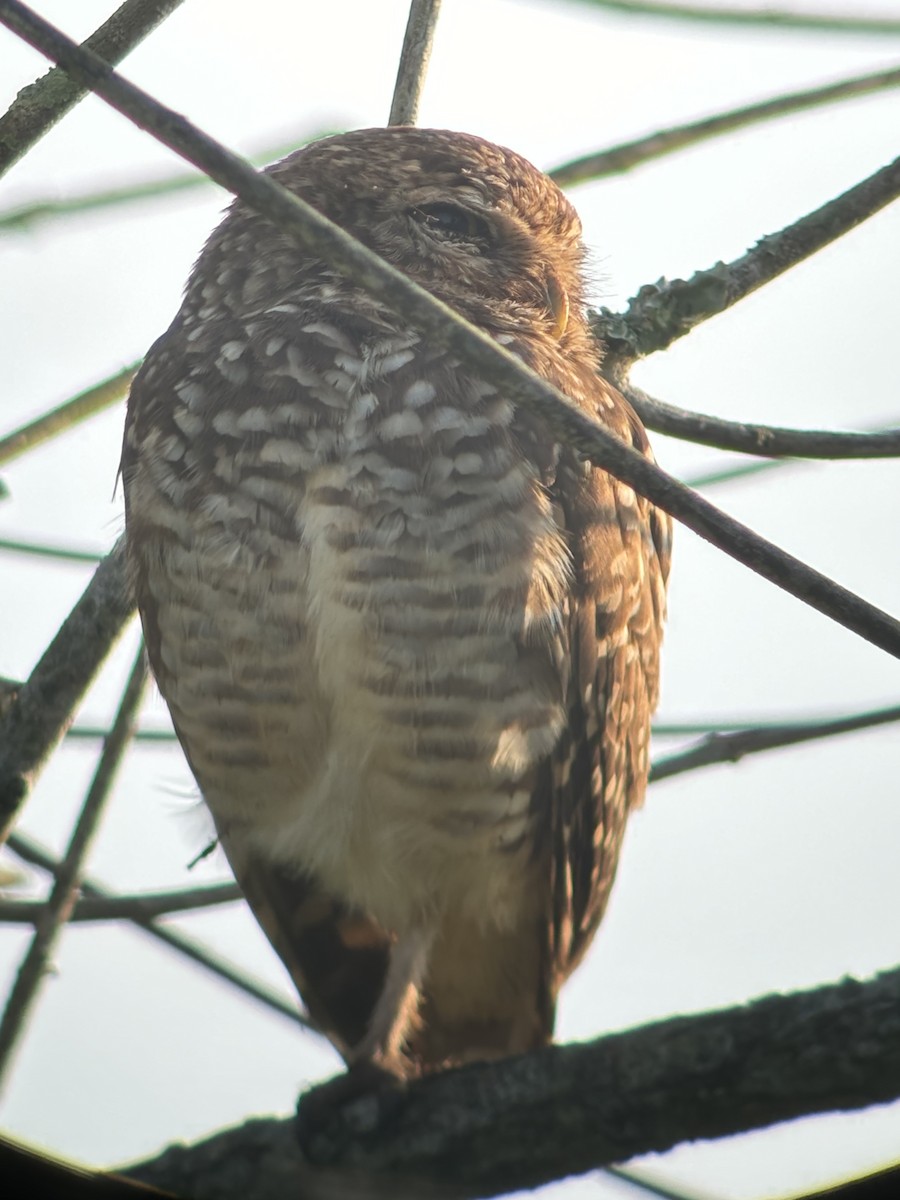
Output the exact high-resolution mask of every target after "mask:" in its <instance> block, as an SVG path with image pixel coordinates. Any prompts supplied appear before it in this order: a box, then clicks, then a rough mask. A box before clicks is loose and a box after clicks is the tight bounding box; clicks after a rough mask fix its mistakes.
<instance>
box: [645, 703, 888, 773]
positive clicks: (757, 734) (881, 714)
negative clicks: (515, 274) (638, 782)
mask: <svg viewBox="0 0 900 1200" xmlns="http://www.w3.org/2000/svg"><path fill="white" fill-rule="evenodd" d="M896 721H900V706H897V707H894V708H881V709H878V710H877V711H875V712H868V713H856V714H854V715H853V716H852V717H840V718H837V719H835V720H831V721H808V722H803V723H800V722H786V723H785V724H783V725H769V726H766V727H765V728H758V729H738V730H734V731H729V732H716V733H711V734H709V735H708V736H707V737H705V738H703V740H702V741H701V742H698V743H697V745H696V746H691V747H690V749H688V750H684V751H682V752H681V753H679V754H670V755H667V756H666V757H665V758H661V759H659V760H657V761H656V762H654V763H653V765H652V767H651V769H650V779H651V782H653V783H659V782H661V781H662V780H663V779H671V778H672V777H673V776H674V775H683V774H684V773H685V772H687V771H696V770H697V769H698V768H700V767H710V766H714V765H716V764H718V763H726V762H727V763H736V762H739V761H740V760H741V759H742V758H746V756H747V755H748V754H762V753H764V752H765V751H766V750H780V749H783V748H784V747H786V746H799V745H801V744H802V743H803V742H814V741H819V740H821V739H822V738H830V737H836V736H837V735H839V734H842V733H858V732H859V731H860V730H862V729H877V728H878V726H880V725H892V724H894V723H895V722H896Z"/></svg>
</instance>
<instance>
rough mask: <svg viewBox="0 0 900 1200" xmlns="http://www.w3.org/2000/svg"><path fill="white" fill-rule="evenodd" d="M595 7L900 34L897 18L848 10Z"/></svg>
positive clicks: (621, 0) (625, 0)
mask: <svg viewBox="0 0 900 1200" xmlns="http://www.w3.org/2000/svg"><path fill="white" fill-rule="evenodd" d="M582 3H587V4H590V5H591V6H592V7H594V8H608V9H612V11H613V12H621V13H626V14H627V15H628V16H635V17H662V18H664V19H668V20H670V21H701V22H703V23H711V24H713V25H755V26H766V25H769V26H772V27H773V28H775V29H801V30H805V31H808V32H810V33H861V34H863V35H868V36H871V35H872V34H892V33H894V34H900V20H898V19H897V18H896V17H875V16H871V17H867V16H851V15H850V14H849V13H844V14H841V13H833V12H832V13H828V12H821V13H814V12H796V11H790V10H788V9H777V8H772V7H770V6H769V5H768V4H762V5H761V6H760V7H759V8H728V7H726V6H725V5H721V4H704V5H699V4H677V3H672V4H670V3H668V0H663V2H662V3H659V2H658V0H582Z"/></svg>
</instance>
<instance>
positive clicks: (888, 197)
mask: <svg viewBox="0 0 900 1200" xmlns="http://www.w3.org/2000/svg"><path fill="white" fill-rule="evenodd" d="M898 196H900V158H896V159H894V161H893V162H892V163H889V164H888V165H887V166H886V167H882V168H881V169H880V170H879V171H876V172H875V173H874V175H870V176H869V177H868V179H864V180H863V181H862V182H861V183H857V184H856V185H855V186H854V187H852V188H850V189H849V190H848V191H846V192H844V193H843V194H842V195H840V196H837V197H835V199H833V200H829V201H828V202H827V203H826V204H823V205H822V207H821V208H817V209H816V210H815V211H814V212H811V213H807V214H806V216H804V217H801V218H800V220H799V221H795V222H794V224H793V225H788V226H786V227H785V228H784V229H782V230H780V231H779V232H778V233H772V234H769V235H768V236H767V237H764V238H761V239H760V240H759V241H758V242H757V244H756V245H755V246H754V247H753V249H752V250H749V251H748V252H747V253H746V254H744V255H742V256H741V257H740V258H737V259H735V260H734V261H733V262H730V263H721V262H720V263H716V265H715V266H713V267H710V268H708V269H707V270H705V271H697V272H696V273H695V274H694V275H692V276H691V278H690V279H687V280H685V279H673V280H666V279H661V280H660V281H659V282H658V283H646V284H644V286H643V287H642V288H641V289H640V290H639V292H638V294H637V295H636V296H635V297H634V299H633V300H632V301H631V302H630V304H629V305H628V308H627V310H626V311H625V312H624V313H613V312H610V311H609V310H608V309H601V310H600V312H599V313H597V314H595V315H594V321H593V325H594V330H595V332H596V333H597V335H598V337H599V338H600V340H601V341H602V342H603V343H604V344H605V345H606V346H607V349H608V355H609V360H608V361H609V366H610V369H611V371H612V372H613V374H614V375H615V376H616V378H617V379H618V378H619V377H620V376H621V374H622V373H623V371H624V369H625V367H626V366H627V365H629V364H630V363H632V362H633V361H634V360H635V359H636V358H642V357H644V356H645V355H647V354H654V353H655V352H656V351H658V350H664V349H665V348H666V347H667V346H670V345H671V344H672V342H674V341H677V340H678V338H681V337H684V335H685V334H687V333H690V331H691V330H692V329H694V328H695V327H696V326H697V325H700V324H701V323H702V322H703V321H708V320H709V318H710V317H714V316H716V315H717V314H718V313H720V312H724V311H725V310H726V309H727V308H731V306H732V305H733V304H737V302H738V301H739V300H743V299H744V297H745V296H749V295H750V294H751V292H755V291H756V290H757V289H758V288H761V287H762V286H763V285H764V284H766V283H769V282H771V280H773V279H776V278H777V277H778V276H779V275H783V274H784V272H785V271H789V270H790V269H791V267H795V266H796V265H797V263H800V262H802V261H803V260H804V259H805V258H809V257H810V255H812V254H815V252H816V251H817V250H821V249H822V247H823V246H827V245H828V244H829V243H830V242H833V241H835V240H836V239H837V238H839V237H841V236H842V235H843V234H845V233H848V232H849V231H850V230H851V229H855V228H856V226H857V225H860V224H861V223H862V222H863V221H865V220H866V219H867V218H868V217H871V216H873V215H874V214H875V213H876V212H878V211H879V210H880V209H882V208H884V207H885V206H886V205H888V204H890V203H891V201H892V200H896V198H897V197H898Z"/></svg>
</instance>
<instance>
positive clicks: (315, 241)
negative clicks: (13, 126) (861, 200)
mask: <svg viewBox="0 0 900 1200" xmlns="http://www.w3.org/2000/svg"><path fill="white" fill-rule="evenodd" d="M0 22H2V23H3V24H5V25H6V26H7V27H8V28H10V29H12V30H14V31H15V32H16V33H18V34H19V35H20V36H21V37H23V38H24V39H25V40H26V41H27V42H29V44H31V45H33V46H35V47H36V48H37V49H39V50H41V51H42V52H43V53H45V54H47V55H48V56H49V57H51V58H53V59H55V60H56V61H59V62H60V63H62V64H64V65H65V67H66V69H67V70H70V71H71V72H72V73H73V74H74V75H75V76H76V78H78V79H79V80H80V81H81V82H83V83H86V84H87V85H88V86H90V87H91V88H92V89H93V90H94V91H96V92H97V94H98V95H100V96H102V97H103V98H104V99H105V100H106V101H107V103H109V104H111V105H112V107H113V108H116V109H117V110H118V111H120V112H122V113H123V114H124V115H125V116H127V117H129V118H130V119H131V120H132V121H134V122H135V123H136V124H137V125H139V126H140V127H141V128H144V129H147V130H148V132H151V133H152V134H153V136H154V137H156V138H157V139H158V140H159V141H161V142H162V143H163V144H164V145H167V146H169V147H170V149H172V150H174V151H175V152H176V153H178V154H180V155H182V157H184V158H186V159H187V160H188V161H189V162H193V163H194V164H195V165H197V166H200V167H202V168H203V170H205V171H206V172H207V173H208V174H209V175H210V176H211V177H212V178H213V179H215V180H216V181H217V182H219V183H221V184H222V185H223V186H224V187H227V188H228V190H229V191H232V192H234V193H235V194H236V195H239V196H240V198H241V199H242V200H243V201H244V202H245V203H246V204H248V205H249V206H250V207H252V208H254V209H255V210H256V211H257V212H259V213H260V214H262V215H263V216H265V217H266V218H268V219H269V220H271V221H272V222H274V223H275V224H276V225H277V226H278V227H279V228H280V229H281V230H283V231H284V232H285V233H286V234H287V235H288V236H290V237H292V238H294V239H295V241H296V242H297V243H298V244H299V245H302V246H304V247H306V248H307V249H309V250H311V251H312V252H313V253H316V254H318V255H321V256H322V257H324V258H326V259H327V260H328V261H329V263H330V264H331V265H332V266H333V267H335V268H336V269H337V270H338V271H340V272H341V274H343V275H345V276H346V277H347V278H350V279H353V280H354V282H355V283H357V284H358V285H359V286H361V287H363V288H366V289H367V290H368V291H370V292H371V293H372V294H373V295H375V296H377V297H379V298H380V299H382V300H384V301H386V302H387V303H388V304H390V305H391V306H392V308H393V309H394V310H395V311H396V312H397V313H399V314H400V315H401V316H403V317H404V319H406V320H408V321H409V322H410V324H411V325H412V326H413V327H414V328H416V329H418V330H419V331H420V332H421V333H424V334H427V335H428V336H429V337H430V338H431V339H432V341H433V342H434V344H435V345H436V346H440V347H443V348H444V349H445V350H447V351H448V352H450V353H456V354H459V355H460V356H461V357H462V358H464V359H465V360H466V361H467V362H468V363H470V364H471V365H472V367H473V368H475V369H478V370H480V371H483V372H484V374H485V376H486V377H487V378H488V379H489V380H490V381H491V382H493V383H497V384H498V385H499V386H501V387H502V388H503V389H504V390H505V392H506V394H507V395H508V396H509V398H510V400H513V401H515V402H516V403H518V404H520V405H521V406H522V407H523V408H526V409H528V410H529V411H531V412H534V413H536V414H537V415H538V417H539V418H541V419H542V420H543V421H544V422H545V424H546V425H547V427H548V429H549V431H550V432H551V433H552V434H553V435H554V436H555V437H556V438H558V439H559V440H562V441H565V442H567V443H568V444H569V445H570V446H572V447H573V448H574V449H576V450H578V451H580V452H581V453H582V454H583V455H584V456H585V458H586V459H588V460H589V461H590V462H592V463H593V464H594V465H595V466H597V467H600V468H602V469H603V470H605V471H608V472H609V473H610V474H611V475H613V476H615V477H616V478H617V479H620V480H622V481H624V482H625V483H628V484H629V485H631V486H632V487H634V488H635V489H636V490H637V491H638V492H640V493H641V494H642V495H644V496H647V497H648V498H649V499H650V500H652V501H653V502H654V503H655V504H658V505H659V507H660V508H663V509H665V510H666V511H667V512H670V513H671V514H672V515H673V516H675V517H677V519H678V520H680V521H682V522H683V523H684V524H685V525H687V526H688V527H689V528H691V529H693V530H694V531H695V532H696V533H699V534H700V535H701V536H702V537H704V538H706V539H707V541H709V542H711V543H712V544H713V545H715V546H717V547H718V548H719V549H721V550H724V551H725V552H726V553H727V554H729V555H731V557H733V558H736V559H737V560H738V561H740V562H742V563H744V564H745V565H746V566H749V567H750V568H751V569H752V570H754V571H756V572H757V573H758V574H760V575H762V576H763V577H764V578H766V579H769V580H770V581H771V582H773V583H776V584H777V585H778V586H779V587H782V588H784V589H785V590H786V591H788V592H790V593H791V594H792V595H794V596H797V597H798V598H799V599H801V600H803V601H804V602H805V603H807V604H809V605H810V606H811V607H813V608H816V609H817V610H818V611H820V612H822V613H824V614H825V615H826V616H829V617H831V618H832V619H833V620H836V621H838V622H839V623H840V624H842V625H844V626H846V627H847V628H848V629H851V630H853V632H855V633H857V634H859V635H860V636H861V637H864V638H865V639H866V640H867V641H870V642H872V643H873V644H874V645H877V646H879V647H880V648H881V649H883V650H886V651H887V652H888V653H890V654H893V655H895V656H896V657H900V622H897V621H896V620H895V619H894V618H893V617H891V616H889V615H888V614H887V613H885V612H883V611H881V610H880V609H878V608H876V607H875V606H874V605H871V604H868V603H867V602H866V601H864V600H862V599H861V598H860V597H859V596H856V595H854V594H853V593H852V592H850V591H848V590H847V589H846V588H843V587H841V586H840V585H839V584H836V583H835V582H834V581H833V580H830V579H828V578H827V577H826V576H824V575H822V574H821V573H820V572H818V571H814V570H813V569H812V568H811V567H807V566H806V565H805V564H804V563H802V562H800V561H799V559H796V558H794V557H793V556H792V555H789V554H786V553H785V552H784V551H783V550H779V549H778V547H777V546H773V545H772V544H771V543H770V542H767V541H766V540H765V539H764V538H761V537H759V536H758V535H757V534H755V533H753V531H752V530H750V529H748V528H746V526H743V525H741V524H740V523H739V522H737V521H735V520H733V519H732V518H731V517H728V516H726V515H725V514H724V513H722V512H720V511H719V510H718V509H716V508H715V507H714V506H713V505H711V504H710V503H709V502H708V501H706V500H704V499H703V497H702V496H699V495H697V494H696V493H693V492H691V491H690V489H688V488H686V487H684V485H683V484H680V483H679V482H678V481H677V480H675V479H672V478H671V476H669V475H666V473H665V472H664V471H661V470H660V469H659V467H657V466H656V465H655V464H654V463H651V462H649V461H648V460H647V459H645V458H644V457H643V456H642V455H640V454H638V453H637V452H636V451H635V450H633V449H632V448H631V447H630V446H626V445H625V444H624V443H623V442H621V441H619V439H618V438H616V437H615V436H614V435H612V434H611V433H609V432H608V431H607V430H606V429H605V428H604V427H603V426H602V425H600V424H599V422H597V421H595V420H592V419H590V418H588V417H587V416H585V414H584V413H583V412H582V411H581V410H580V409H579V408H578V407H577V406H576V405H574V404H573V403H572V402H571V401H570V400H568V399H567V398H566V397H565V396H564V395H563V394H562V393H561V392H559V391H558V390H557V389H555V388H553V387H552V386H551V385H550V384H548V383H547V382H546V380H544V379H542V378H541V377H540V376H539V375H536V374H535V373H534V372H533V371H531V370H530V369H529V368H527V367H526V366H525V364H524V363H523V362H522V361H521V359H519V358H517V357H516V356H515V355H514V354H512V353H511V352H510V351H509V350H507V349H506V348H505V347H503V346H500V345H498V344H497V343H496V342H495V341H493V339H491V338H490V337H489V336H488V335H487V334H485V333H483V332H482V331H481V330H479V329H476V328H475V327H474V326H472V325H470V324H469V323H468V322H466V321H464V320H463V319H462V318H461V317H460V316H459V315H458V314H457V313H455V312H454V311H453V310H452V309H450V308H448V307H447V305H445V304H443V303H441V301H439V300H437V299H436V298H435V297H434V296H432V295H431V294H430V293H429V292H428V291H426V290H425V289H424V288H421V287H419V286H418V285H417V284H415V283H413V281H412V280H411V279H409V277H408V276H406V275H404V274H403V272H401V271H399V270H397V269H396V268H394V267H392V266H390V265H389V264H388V263H385V262H383V261H382V260H381V259H379V258H378V256H377V255H375V254H373V253H372V252H371V251H369V250H368V249H367V248H366V247H365V246H363V245H362V244H361V243H359V242H358V241H356V239H355V238H352V237H350V236H349V235H348V234H347V233H346V232H345V231H344V230H342V229H340V228H339V227H338V226H337V225H335V224H334V223H333V222H332V221H329V220H328V219H327V218H326V217H324V216H322V214H321V213H319V212H318V211H317V210H316V209H314V208H312V207H311V206H310V205H308V204H306V203H305V202H304V201H302V200H301V199H300V198H299V197H298V196H296V195H293V194H292V193H290V192H288V191H287V190H286V189H285V188H283V187H281V186H280V185H279V184H278V183H277V182H276V181H275V180H274V179H272V178H271V177H270V176H268V175H262V174H258V173H257V172H256V171H254V170H253V168H252V167H251V166H250V165H249V163H247V162H245V161H244V160H242V159H241V158H239V157H238V156H237V155H235V154H232V153H231V152H230V151H228V150H226V149H225V148H224V147H223V146H220V145H219V144H218V143H216V142H215V141H213V139H212V138H210V137H208V136H207V135H206V134H203V133H201V131H200V130H199V129H197V128H196V127H195V126H193V125H191V124H190V122H188V121H186V120H185V119H184V118H183V117H182V116H180V115H179V114H178V113H175V112H173V111H172V110H171V109H167V108H165V107H164V106H163V105H161V104H159V103H158V102H157V101H155V100H153V99H152V98H151V97H150V96H148V95H147V94H146V93H145V92H142V91H141V90H140V89H139V88H136V87H135V86H134V85H133V84H131V83H128V82H127V80H125V79H123V78H122V77H121V76H119V75H117V74H116V73H115V72H114V71H113V70H112V69H111V68H110V67H109V66H108V65H107V64H106V63H104V62H101V61H100V60H98V59H97V57H96V55H92V54H90V53H89V52H88V51H85V50H83V49H82V48H80V47H78V46H77V45H75V43H74V42H72V41H71V40H70V39H68V38H66V37H65V36H64V35H62V34H61V33H59V31H58V30H56V29H54V28H53V26H52V25H49V24H48V23H47V22H46V21H43V20H42V19H41V18H40V17H38V16H36V14H34V13H33V12H31V11H30V10H29V9H28V8H27V7H26V6H25V5H24V4H20V3H18V2H17V0H0ZM897 175H898V177H900V167H898V170H897ZM860 186H861V187H864V186H865V185H860ZM860 219H861V218H860Z"/></svg>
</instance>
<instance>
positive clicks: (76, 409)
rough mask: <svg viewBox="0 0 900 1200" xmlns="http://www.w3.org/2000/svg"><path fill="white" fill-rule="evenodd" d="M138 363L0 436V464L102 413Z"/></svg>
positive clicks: (125, 385)
mask: <svg viewBox="0 0 900 1200" xmlns="http://www.w3.org/2000/svg"><path fill="white" fill-rule="evenodd" d="M140 365H141V364H140V363H139V362H136V363H132V364H131V366H128V367H123V368H122V370H121V371H117V372H116V373H115V375H110V376H109V378H108V379H103V380H101V382H100V383H95V384H94V385H93V387H89V388H87V390H86V391H83V392H79V394H78V395H77V396H73V397H72V398H71V399H70V400H65V401H63V403H62V404H60V405H58V406H57V407H56V408H52V409H50V411H49V412H46V413H44V414H43V416H40V417H37V418H36V419H35V420H34V421H29V422H28V424H27V425H22V426H21V427H20V428H19V429H16V430H14V431H13V432H12V433H8V434H7V435H6V436H5V437H3V438H0V463H5V462H9V461H10V459H13V458H16V457H17V456H18V455H20V454H24V453H25V452H26V450H33V449H34V448H35V447H36V446H40V445H41V444H42V443H43V442H46V441H48V440H49V439H50V438H53V437H56V436H57V435H58V434H60V433H65V432H66V431H67V430H69V429H71V428H72V427H73V426H75V425H78V424H79V423H80V422H81V421H84V420H85V419H86V418H87V417H92V416H94V414H95V413H98V412H103V410H104V409H106V408H109V406H110V405H111V404H115V402H116V401H117V400H119V399H121V397H122V396H123V395H124V394H125V392H126V391H127V389H128V385H129V384H130V383H131V381H132V379H133V378H134V374H135V372H136V371H137V369H138V367H139V366H140Z"/></svg>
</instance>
